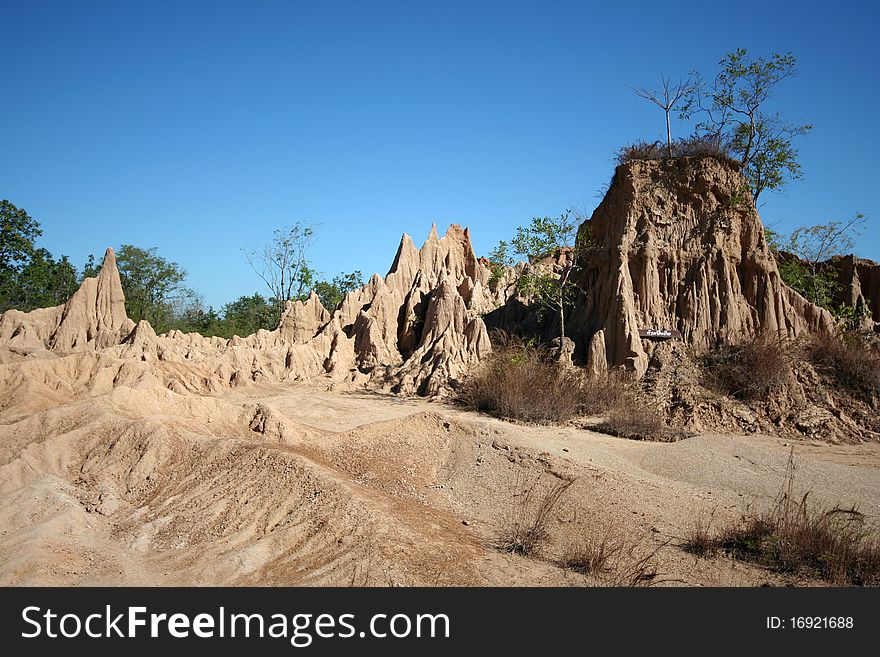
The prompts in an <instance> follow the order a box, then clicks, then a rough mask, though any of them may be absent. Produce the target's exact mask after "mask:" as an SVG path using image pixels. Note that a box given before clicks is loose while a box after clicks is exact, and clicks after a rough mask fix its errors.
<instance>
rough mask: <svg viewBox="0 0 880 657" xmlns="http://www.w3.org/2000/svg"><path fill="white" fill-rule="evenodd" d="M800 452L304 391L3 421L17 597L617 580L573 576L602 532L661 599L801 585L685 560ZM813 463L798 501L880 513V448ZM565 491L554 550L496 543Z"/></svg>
mask: <svg viewBox="0 0 880 657" xmlns="http://www.w3.org/2000/svg"><path fill="white" fill-rule="evenodd" d="M68 358H74V357H71V356H68V357H65V358H62V359H61V360H66V359H68ZM69 366H70V367H74V364H70V365H69ZM790 445H791V441H786V440H785V439H782V438H772V437H767V436H763V435H750V436H731V435H717V434H702V435H698V436H696V437H694V438H689V439H686V440H683V441H680V442H677V443H671V444H659V443H642V442H634V441H627V440H624V439H620V438H613V437H610V436H605V435H601V434H597V433H593V432H590V431H588V430H585V429H582V428H579V427H578V426H574V425H572V426H566V427H552V428H547V427H531V426H519V425H513V424H510V423H505V422H501V421H499V420H495V419H492V418H488V417H484V416H481V415H477V414H474V413H471V412H466V411H463V410H461V409H459V408H456V407H454V406H452V405H448V404H445V403H442V402H428V401H425V400H418V399H405V398H400V397H396V396H391V395H385V394H381V393H373V392H366V391H364V392H359V391H348V392H333V391H328V390H326V389H324V388H323V387H315V386H309V385H305V384H302V385H299V386H291V385H281V384H272V385H265V386H250V387H247V388H244V389H237V390H235V391H229V390H227V391H224V392H222V393H219V394H218V395H217V396H215V397H205V396H196V395H192V394H188V393H187V394H180V393H177V392H172V391H171V390H167V389H163V388H159V387H155V386H143V387H141V388H130V387H126V386H119V387H115V388H112V389H111V390H110V391H108V392H106V393H103V392H102V393H100V394H94V393H92V392H87V391H85V392H84V391H79V392H76V391H58V390H54V391H53V394H52V395H48V394H47V395H43V396H36V395H31V394H28V395H25V396H24V397H22V396H18V401H17V403H16V404H7V405H4V407H3V409H2V410H0V500H2V502H0V564H2V568H0V583H2V584H5V585H14V584H26V585H140V584H144V585H172V584H182V585H201V584H241V585H244V584H259V585H290V584H302V585H365V584H366V585H526V586H528V585H583V584H596V583H602V582H603V581H605V582H606V583H607V582H608V581H610V579H609V578H608V577H606V578H604V579H603V578H598V579H597V578H596V577H585V576H583V575H580V574H577V573H573V572H572V571H570V570H565V569H563V568H560V567H559V566H557V565H555V564H556V562H557V561H559V560H560V559H561V558H562V555H563V553H564V551H565V549H566V547H567V546H568V545H569V544H571V543H572V542H573V541H576V540H577V538H578V537H579V536H582V535H584V533H587V532H590V531H593V532H595V531H597V528H598V530H600V531H611V532H612V533H614V534H615V535H616V536H620V537H625V540H626V541H627V542H628V544H629V545H630V551H631V552H632V554H633V555H635V556H633V559H635V558H636V557H638V556H644V555H647V554H651V553H653V552H654V551H655V550H656V551H657V552H656V554H655V556H654V561H655V562H656V564H657V568H658V570H659V573H660V574H659V575H658V576H657V578H656V580H657V581H660V582H665V583H672V584H686V585H724V586H734V585H748V586H755V585H760V584H763V583H766V582H769V583H773V584H784V583H789V582H787V581H786V580H784V579H782V578H781V577H779V576H775V575H771V574H768V573H767V572H766V571H763V570H761V569H759V568H756V567H752V566H748V565H743V564H740V563H736V562H734V561H732V560H730V559H728V558H726V557H716V558H714V559H712V560H702V559H696V558H695V557H693V556H691V555H688V554H687V553H685V552H684V551H682V550H681V549H680V548H679V547H678V546H679V544H680V542H681V539H682V538H683V537H684V536H685V535H686V534H687V532H688V529H689V528H690V527H691V525H692V523H693V521H694V519H695V518H696V517H699V516H700V515H703V516H705V517H708V515H712V516H713V518H714V519H717V520H718V521H720V520H721V519H723V518H725V517H734V516H736V515H737V514H739V513H740V512H741V511H742V510H743V509H744V507H745V506H746V505H747V504H753V505H763V504H769V503H770V502H771V501H772V498H773V497H774V495H775V494H776V493H777V492H778V490H779V489H780V486H781V483H782V478H783V473H784V470H785V465H786V462H787V458H788V453H789V449H790ZM795 454H796V458H797V461H798V472H797V477H798V479H797V486H798V487H799V488H802V489H804V490H811V491H812V495H814V496H815V497H816V498H819V499H822V500H824V501H827V502H828V503H838V502H839V503H841V504H844V505H847V506H849V505H853V504H854V505H857V506H858V507H859V508H860V509H861V511H862V512H864V513H865V514H866V515H867V516H868V518H869V520H870V521H872V522H874V521H876V520H877V518H878V517H880V486H878V484H880V469H878V468H880V445H878V444H877V443H870V444H860V445H828V444H826V443H819V442H804V441H801V442H797V443H796V444H795ZM565 479H575V483H574V484H573V485H572V486H571V487H570V488H569V490H568V491H567V492H566V493H565V495H564V496H563V498H562V500H561V502H560V504H559V506H558V507H557V508H556V509H555V510H554V512H553V514H552V517H551V522H550V537H549V539H548V540H547V541H546V543H545V544H543V545H542V546H541V549H540V551H539V553H538V554H536V555H534V556H531V557H523V556H520V555H514V554H507V553H503V552H501V551H499V550H498V549H496V548H495V547H494V543H495V539H496V537H497V535H498V533H499V531H500V530H501V529H503V527H504V525H505V523H506V522H508V521H509V519H510V517H511V514H515V513H516V512H517V505H518V504H519V500H521V499H522V496H521V493H522V492H523V489H524V488H525V487H531V486H535V487H536V490H539V491H540V490H543V489H546V488H548V487H550V486H551V485H552V483H553V482H554V481H560V480H565ZM608 528H610V530H609V529H608Z"/></svg>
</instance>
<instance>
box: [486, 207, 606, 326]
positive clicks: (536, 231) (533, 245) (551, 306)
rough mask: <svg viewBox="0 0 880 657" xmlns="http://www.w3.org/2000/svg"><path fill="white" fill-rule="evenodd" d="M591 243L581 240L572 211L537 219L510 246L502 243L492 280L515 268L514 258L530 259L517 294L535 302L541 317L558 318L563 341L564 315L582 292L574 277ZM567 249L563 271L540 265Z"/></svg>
mask: <svg viewBox="0 0 880 657" xmlns="http://www.w3.org/2000/svg"><path fill="white" fill-rule="evenodd" d="M588 242H589V239H588V237H587V236H586V235H581V236H580V237H579V236H578V224H577V221H576V219H575V217H574V216H573V214H572V212H571V211H570V210H566V211H565V212H563V213H562V214H561V215H560V216H559V217H534V218H533V219H532V221H531V223H530V224H529V225H528V226H520V227H518V228H517V229H516V235H515V236H514V238H513V239H512V240H510V242H506V241H503V240H502V241H501V242H499V244H498V246H497V247H496V248H495V249H494V250H493V251H492V253H491V254H490V255H489V261H490V262H491V263H492V269H493V279H495V280H497V279H498V278H500V276H501V275H503V271H504V269H505V268H506V267H510V266H513V264H514V262H515V257H514V256H521V257H525V258H527V259H528V262H529V264H528V265H527V266H526V267H524V268H523V269H522V271H521V272H520V273H519V275H518V276H517V279H516V290H517V292H518V293H519V294H520V295H522V296H524V297H529V298H530V299H531V300H532V301H533V302H535V303H536V304H537V305H538V309H539V313H540V314H543V313H545V312H553V313H555V314H556V315H557V316H558V318H559V334H560V337H562V338H564V337H565V311H566V309H567V308H569V307H570V306H571V303H572V302H573V301H574V299H575V297H576V296H577V293H578V290H579V288H578V286H577V283H576V281H575V276H574V274H575V272H576V270H577V268H578V261H579V260H580V255H581V254H582V253H583V251H584V249H585V248H586V247H587V245H588ZM565 249H570V250H571V252H570V254H569V255H568V256H567V257H565V258H563V259H562V262H561V265H562V268H561V271H559V272H554V271H552V270H549V269H548V268H546V267H542V266H539V265H538V264H537V263H538V262H539V261H540V260H543V259H545V258H547V257H550V256H555V255H559V254H561V252H562V251H563V250H565Z"/></svg>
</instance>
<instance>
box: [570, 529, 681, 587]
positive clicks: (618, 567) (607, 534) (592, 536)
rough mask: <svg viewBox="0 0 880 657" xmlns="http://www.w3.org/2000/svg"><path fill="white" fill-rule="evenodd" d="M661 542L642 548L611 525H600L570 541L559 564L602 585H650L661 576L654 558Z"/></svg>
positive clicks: (655, 582) (637, 541)
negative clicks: (648, 548) (646, 548)
mask: <svg viewBox="0 0 880 657" xmlns="http://www.w3.org/2000/svg"><path fill="white" fill-rule="evenodd" d="M664 545H665V544H663V545H660V546H657V547H655V548H654V549H652V550H648V551H645V550H643V549H641V541H639V540H635V539H633V538H632V537H631V536H628V535H626V534H625V533H623V532H621V531H619V530H618V529H617V528H616V527H615V526H614V525H613V524H607V525H605V526H604V527H603V526H601V525H600V526H598V527H596V528H593V529H592V530H591V531H588V532H587V533H585V534H583V535H582V536H580V537H578V538H577V539H576V540H574V541H573V542H571V543H570V544H569V546H568V548H567V549H566V551H565V553H564V554H563V556H562V559H561V560H560V561H559V566H560V567H562V568H566V569H568V570H573V571H575V572H578V573H580V574H582V575H589V576H591V577H592V578H593V579H594V580H595V581H597V582H598V583H599V584H601V585H603V586H626V587H635V586H653V585H654V584H657V583H658V581H659V580H658V577H659V575H660V572H659V570H658V567H657V563H656V559H655V557H656V555H657V552H659V551H660V549H661V548H662V547H664Z"/></svg>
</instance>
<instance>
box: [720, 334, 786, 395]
mask: <svg viewBox="0 0 880 657" xmlns="http://www.w3.org/2000/svg"><path fill="white" fill-rule="evenodd" d="M791 363H792V357H791V345H790V343H789V342H788V341H787V340H785V339H782V338H777V337H774V336H767V335H759V336H757V337H755V338H753V339H751V340H748V341H746V342H741V343H739V344H728V345H723V346H721V347H719V348H718V349H716V350H715V351H713V352H711V353H709V354H708V355H706V357H705V360H704V365H705V368H706V373H707V377H708V384H709V386H710V387H712V388H714V389H715V390H717V391H719V392H721V393H722V394H725V395H729V396H731V397H735V398H737V399H741V400H744V401H755V400H759V399H765V398H766V397H767V395H769V394H771V393H773V392H776V391H778V390H780V389H782V388H783V387H784V386H785V384H786V382H787V381H788V379H789V373H790V371H791Z"/></svg>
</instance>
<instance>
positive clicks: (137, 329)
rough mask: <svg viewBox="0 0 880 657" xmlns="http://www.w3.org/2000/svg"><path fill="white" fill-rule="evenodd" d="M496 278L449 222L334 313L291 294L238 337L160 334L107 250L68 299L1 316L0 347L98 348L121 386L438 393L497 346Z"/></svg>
mask: <svg viewBox="0 0 880 657" xmlns="http://www.w3.org/2000/svg"><path fill="white" fill-rule="evenodd" d="M489 277H490V272H489V270H488V269H486V267H485V266H483V265H481V264H480V263H479V262H478V261H477V258H476V257H475V255H474V252H473V248H472V247H471V243H470V237H469V234H468V231H467V230H466V229H462V228H460V227H459V226H451V227H450V228H449V230H448V231H447V233H446V235H444V236H443V237H442V238H440V237H438V235H437V231H436V228H432V229H431V234H430V236H429V237H428V240H427V241H426V242H425V244H424V245H423V246H422V248H421V249H417V248H416V247H415V245H414V244H413V242H412V240H411V239H410V238H409V236H407V235H404V237H403V239H402V240H401V243H400V247H399V249H398V252H397V256H396V257H395V259H394V264H393V265H392V267H391V271H390V272H389V273H388V275H387V276H386V277H385V278H384V279H383V278H381V277H380V276H378V275H375V276H373V278H372V279H371V280H370V282H369V283H368V284H367V285H366V286H364V287H363V288H361V289H359V290H356V291H353V292H350V293H349V294H348V295H346V297H345V298H344V300H343V301H342V303H341V304H340V307H339V308H338V309H333V310H332V312H331V311H328V310H327V309H325V308H323V307H322V306H321V303H320V301H319V299H318V297H317V296H316V295H314V294H312V295H311V296H310V297H309V298H308V299H306V300H305V301H295V302H289V303H288V304H287V307H286V309H285V311H284V313H283V315H282V318H281V322H280V324H279V326H278V328H277V329H275V330H274V331H265V330H261V331H258V332H257V333H255V334H254V335H250V336H246V337H233V338H232V339H230V340H225V339H222V338H217V337H213V338H205V337H203V336H201V335H198V334H185V333H181V332H180V331H171V332H169V333H167V334H163V335H156V333H155V331H153V329H152V327H151V326H150V325H149V323H147V322H144V321H142V322H139V323H138V324H137V325H135V324H134V323H133V322H132V321H131V320H130V319H129V318H128V317H127V316H126V313H125V298H124V295H123V292H122V285H121V283H120V278H119V271H118V270H117V268H116V260H115V257H114V254H113V251H112V249H108V250H107V253H106V255H105V257H104V263H103V266H102V268H101V272H100V274H99V275H98V276H97V277H96V278H88V279H86V280H85V281H84V282H83V284H82V286H81V287H80V289H79V290H78V291H77V292H76V293H75V294H74V295H73V296H72V297H71V298H70V300H69V301H68V302H67V303H66V304H65V305H63V306H58V307H55V308H45V309H40V310H36V311H33V312H30V313H20V312H17V311H10V312H7V313H5V314H4V315H3V316H2V317H0V347H2V349H3V354H4V358H3V360H5V361H16V360H31V361H32V360H35V359H44V358H46V357H51V356H52V354H53V353H54V354H55V355H67V354H83V353H92V354H95V355H96V354H98V353H100V354H101V356H102V357H104V358H112V359H116V364H115V366H114V367H115V368H116V370H117V371H116V373H115V374H112V375H111V378H112V380H113V382H114V384H116V383H120V382H122V383H136V382H140V381H144V380H151V379H154V378H155V377H157V376H158V377H160V379H161V380H162V382H163V383H165V384H166V385H167V387H169V388H171V389H173V390H182V389H187V390H191V391H200V390H204V391H213V390H217V389H220V388H222V387H224V386H236V385H241V384H244V383H247V382H259V381H296V380H308V379H313V378H316V377H326V378H327V379H328V385H331V386H337V385H349V386H352V385H364V386H367V385H372V386H377V387H386V388H390V389H393V390H394V391H395V392H401V393H417V394H420V395H428V396H438V395H442V394H444V393H445V392H446V391H448V390H449V389H450V388H451V387H454V386H455V384H456V382H457V381H458V380H459V379H460V378H461V377H463V376H464V375H465V374H466V373H467V371H468V369H469V368H470V367H472V366H473V365H474V364H475V363H477V362H479V361H480V359H481V358H482V357H483V356H484V355H485V354H486V353H488V351H489V350H490V349H491V347H490V344H489V338H488V335H487V333H486V327H485V325H484V323H483V320H482V319H481V318H480V316H479V312H478V311H479V310H481V309H483V308H484V307H485V306H486V304H487V303H490V301H489V300H488V299H489V296H488V295H487V294H486V284H487V282H488V279H489ZM120 361H123V362H128V364H126V365H125V366H123V365H122V364H121V362H120ZM131 361H134V362H136V363H138V365H137V366H135V365H132V364H131ZM144 363H155V364H157V365H158V367H152V368H150V367H145V366H143V365H142V364H144ZM53 367H55V366H54V365H53V366H47V369H49V370H51V369H52V368H53Z"/></svg>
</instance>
